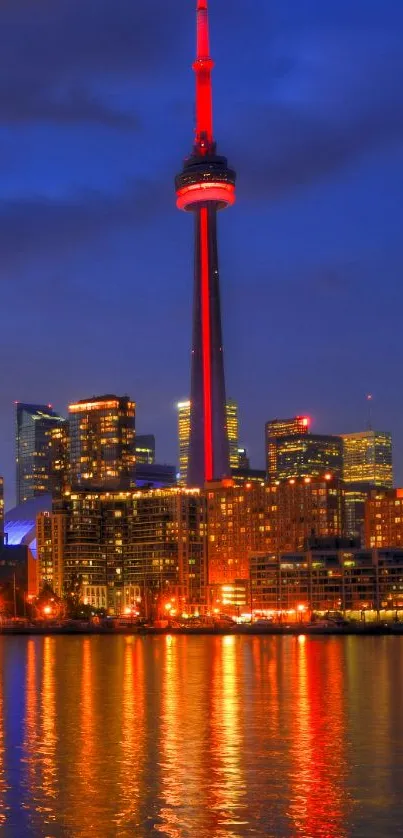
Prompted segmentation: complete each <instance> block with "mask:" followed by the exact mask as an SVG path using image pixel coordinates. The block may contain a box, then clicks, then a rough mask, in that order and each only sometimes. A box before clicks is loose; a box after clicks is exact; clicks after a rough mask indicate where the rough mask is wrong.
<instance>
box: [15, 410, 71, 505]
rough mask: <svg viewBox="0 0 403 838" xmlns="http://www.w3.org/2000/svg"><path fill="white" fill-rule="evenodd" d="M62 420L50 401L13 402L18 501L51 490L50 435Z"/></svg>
mask: <svg viewBox="0 0 403 838" xmlns="http://www.w3.org/2000/svg"><path fill="white" fill-rule="evenodd" d="M65 423H66V420H65V419H64V418H63V417H62V416H58V414H57V413H55V412H54V411H53V410H52V406H51V405H41V404H24V403H22V402H17V403H16V467H17V469H16V489H17V505H18V504H21V503H23V502H24V501H26V500H29V499H31V498H34V497H37V496H38V495H46V494H48V493H49V492H50V491H51V489H52V442H51V435H52V432H53V430H54V429H56V428H59V429H60V428H63V426H64V425H65Z"/></svg>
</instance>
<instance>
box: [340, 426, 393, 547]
mask: <svg viewBox="0 0 403 838" xmlns="http://www.w3.org/2000/svg"><path fill="white" fill-rule="evenodd" d="M342 439H343V479H344V483H345V514H346V532H347V534H348V535H350V536H351V537H355V538H359V539H360V540H361V543H362V544H364V542H365V532H364V530H365V506H366V501H367V500H368V498H369V496H370V494H371V492H372V490H373V489H376V488H385V489H388V488H392V485H393V461H392V437H391V434H389V433H384V432H382V431H373V430H367V431H363V432H362V433H357V434H344V435H343V437H342ZM365 543H366V542H365Z"/></svg>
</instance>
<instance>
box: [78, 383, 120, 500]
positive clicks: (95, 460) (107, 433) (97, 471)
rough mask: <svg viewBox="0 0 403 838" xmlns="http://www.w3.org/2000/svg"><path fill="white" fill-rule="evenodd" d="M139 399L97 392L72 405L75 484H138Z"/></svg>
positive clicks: (95, 485)
mask: <svg viewBox="0 0 403 838" xmlns="http://www.w3.org/2000/svg"><path fill="white" fill-rule="evenodd" d="M135 408H136V405H135V402H133V401H132V400H131V399H130V398H129V397H128V396H114V395H106V396H97V397H95V396H94V397H93V398H91V399H82V400H81V401H79V402H76V403H75V404H71V405H70V406H69V416H70V421H69V426H70V469H71V481H72V485H73V486H87V487H101V486H104V487H124V488H129V487H130V486H131V485H133V484H134V467H135Z"/></svg>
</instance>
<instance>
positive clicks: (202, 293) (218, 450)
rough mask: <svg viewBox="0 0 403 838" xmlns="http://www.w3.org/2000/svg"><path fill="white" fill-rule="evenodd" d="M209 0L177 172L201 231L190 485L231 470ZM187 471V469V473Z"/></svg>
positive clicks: (225, 179)
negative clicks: (185, 150) (186, 144)
mask: <svg viewBox="0 0 403 838" xmlns="http://www.w3.org/2000/svg"><path fill="white" fill-rule="evenodd" d="M212 68H213V61H212V59H211V57H210V45H209V21H208V8H207V0H197V54H196V60H195V62H194V64H193V69H194V71H195V75H196V126H195V138H194V144H193V149H192V152H191V154H190V156H189V157H188V158H187V159H186V160H185V163H184V166H183V170H182V171H181V172H180V174H178V175H177V177H176V179H175V187H176V197H177V207H178V208H179V209H182V210H186V211H187V212H190V213H192V215H193V218H194V236H195V245H194V247H195V259H194V265H195V271H194V305H193V337H192V356H191V357H192V370H191V410H190V440H189V464H188V474H187V484H188V485H189V486H198V487H203V486H204V484H205V482H206V481H211V480H213V479H221V478H223V477H226V476H228V475H229V474H230V463H229V446H228V436H227V429H226V424H227V423H226V394H225V380H224V359H223V345H222V333H221V313H220V288H219V271H218V249H217V213H218V211H219V210H222V209H225V208H226V207H229V206H231V205H232V204H233V203H234V201H235V179H236V176H235V172H234V171H233V169H231V168H230V167H229V166H228V163H227V160H226V158H225V157H222V156H219V155H218V154H217V151H216V143H215V140H214V134H213V109H212V85H211V71H212ZM181 474H182V472H181Z"/></svg>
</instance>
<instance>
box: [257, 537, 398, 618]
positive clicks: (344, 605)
mask: <svg viewBox="0 0 403 838" xmlns="http://www.w3.org/2000/svg"><path fill="white" fill-rule="evenodd" d="M250 586H251V607H252V610H253V611H262V612H271V613H272V614H275V613H277V614H281V613H287V612H289V613H295V614H296V613H298V611H299V610H300V611H301V613H303V612H306V613H309V612H312V611H313V612H327V611H333V612H341V613H343V614H346V613H348V614H350V615H352V616H359V615H361V614H362V612H370V613H371V612H372V613H373V614H374V615H375V614H376V615H378V614H379V612H380V611H383V612H391V611H396V610H398V609H402V608H403V550H398V549H388V550H366V549H346V548H341V549H333V550H308V551H305V552H299V553H296V552H295V553H281V554H278V555H276V554H274V553H266V554H264V553H255V554H253V555H252V556H251V564H250Z"/></svg>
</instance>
